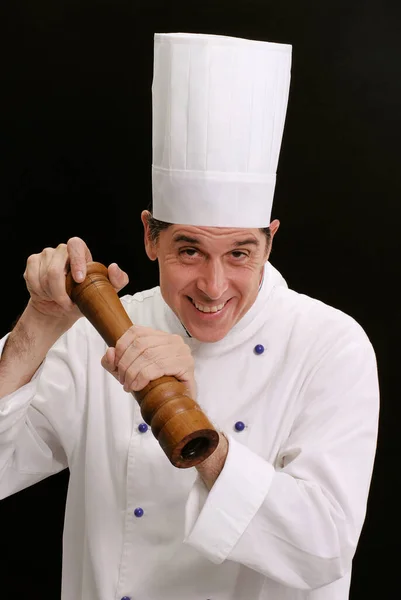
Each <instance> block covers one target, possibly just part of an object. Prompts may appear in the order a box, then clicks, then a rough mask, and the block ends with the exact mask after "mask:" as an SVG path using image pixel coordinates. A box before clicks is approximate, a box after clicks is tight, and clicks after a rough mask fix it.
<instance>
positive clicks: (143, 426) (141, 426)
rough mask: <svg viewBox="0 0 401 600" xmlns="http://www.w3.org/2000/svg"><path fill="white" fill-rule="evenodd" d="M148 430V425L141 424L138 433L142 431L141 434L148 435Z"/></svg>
mask: <svg viewBox="0 0 401 600" xmlns="http://www.w3.org/2000/svg"><path fill="white" fill-rule="evenodd" d="M147 430H148V426H147V425H146V423H140V424H139V425H138V431H140V432H141V433H146V432H147Z"/></svg>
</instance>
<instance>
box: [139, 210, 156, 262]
mask: <svg viewBox="0 0 401 600" xmlns="http://www.w3.org/2000/svg"><path fill="white" fill-rule="evenodd" d="M150 216H151V215H150V212H149V211H148V210H143V211H142V212H141V221H142V223H143V229H144V243H145V251H146V254H147V255H148V258H150V260H156V259H157V248H156V244H155V242H153V241H152V238H151V236H150V227H149V221H148V219H149V217H150Z"/></svg>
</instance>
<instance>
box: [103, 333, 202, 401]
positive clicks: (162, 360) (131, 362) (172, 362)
mask: <svg viewBox="0 0 401 600" xmlns="http://www.w3.org/2000/svg"><path fill="white" fill-rule="evenodd" d="M102 366H103V367H104V368H105V369H106V370H107V371H108V372H109V373H111V374H112V375H114V377H115V378H116V379H117V380H118V381H119V382H120V383H121V384H122V385H123V386H124V390H125V391H126V392H137V391H140V390H142V389H143V388H144V387H146V386H147V385H148V383H149V382H150V381H154V380H155V379H158V378H159V377H163V376H171V377H176V378H177V379H178V380H179V381H181V382H182V383H183V384H184V385H185V386H186V388H187V390H188V393H189V395H190V397H191V398H192V399H193V400H196V386H195V378H194V366H195V365H194V359H193V356H192V354H191V350H190V348H189V346H188V345H187V344H186V343H185V342H184V340H183V339H182V338H181V337H180V336H179V335H175V334H171V333H165V332H164V331H157V330H155V329H150V328H148V327H142V326H140V325H133V326H132V327H130V328H129V329H128V330H127V331H126V332H125V333H124V335H122V336H121V338H120V339H119V340H118V342H117V344H116V347H115V348H109V349H108V350H107V352H106V354H105V355H104V356H103V358H102Z"/></svg>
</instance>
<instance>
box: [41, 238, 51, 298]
mask: <svg viewBox="0 0 401 600" xmlns="http://www.w3.org/2000/svg"><path fill="white" fill-rule="evenodd" d="M53 252H54V248H44V249H43V250H42V252H41V253H40V255H39V295H40V296H41V297H45V298H47V299H49V300H51V294H50V289H49V282H48V272H49V265H50V263H51V260H52V255H53Z"/></svg>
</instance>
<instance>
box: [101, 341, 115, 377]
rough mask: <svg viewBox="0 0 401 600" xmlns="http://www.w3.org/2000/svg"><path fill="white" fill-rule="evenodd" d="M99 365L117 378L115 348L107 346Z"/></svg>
mask: <svg viewBox="0 0 401 600" xmlns="http://www.w3.org/2000/svg"><path fill="white" fill-rule="evenodd" d="M101 365H102V367H103V368H104V369H106V371H108V372H109V373H111V374H112V375H114V376H115V377H116V378H117V379H118V370H117V369H116V365H115V350H114V348H108V349H107V352H106V354H105V355H104V356H103V357H102V360H101Z"/></svg>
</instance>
